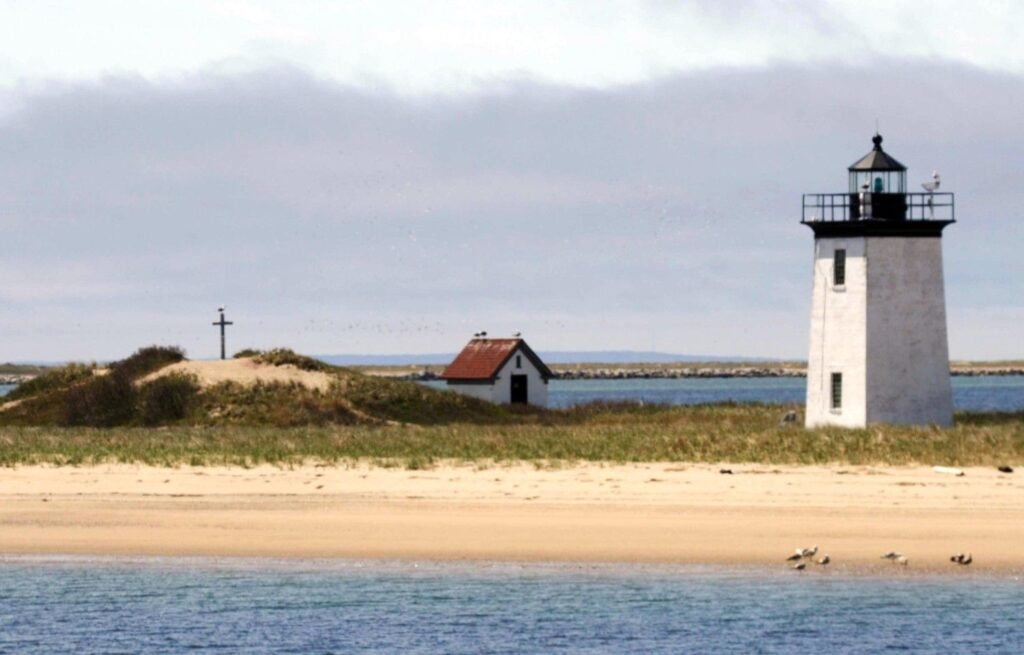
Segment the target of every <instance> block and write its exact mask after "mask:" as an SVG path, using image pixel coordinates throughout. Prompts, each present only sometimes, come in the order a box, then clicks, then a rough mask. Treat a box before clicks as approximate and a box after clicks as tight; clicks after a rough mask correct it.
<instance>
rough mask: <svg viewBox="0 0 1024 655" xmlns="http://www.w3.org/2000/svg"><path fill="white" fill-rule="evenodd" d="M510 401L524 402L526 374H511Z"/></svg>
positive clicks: (525, 396)
mask: <svg viewBox="0 0 1024 655" xmlns="http://www.w3.org/2000/svg"><path fill="white" fill-rule="evenodd" d="M511 386H512V403H513V404H522V405H525V404H526V399H527V394H526V376H525V375H513V376H512V385H511Z"/></svg>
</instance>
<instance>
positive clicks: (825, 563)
mask: <svg viewBox="0 0 1024 655" xmlns="http://www.w3.org/2000/svg"><path fill="white" fill-rule="evenodd" d="M831 561H832V558H831V557H829V556H828V553H825V554H824V555H822V556H821V559H819V560H818V564H821V565H822V566H828V563H829V562H831Z"/></svg>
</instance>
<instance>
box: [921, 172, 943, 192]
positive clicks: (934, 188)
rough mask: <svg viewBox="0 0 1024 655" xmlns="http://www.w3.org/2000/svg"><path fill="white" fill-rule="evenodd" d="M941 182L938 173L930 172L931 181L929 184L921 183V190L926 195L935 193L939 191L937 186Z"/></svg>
mask: <svg viewBox="0 0 1024 655" xmlns="http://www.w3.org/2000/svg"><path fill="white" fill-rule="evenodd" d="M941 182H942V180H940V179H939V172H938V171H932V181H931V182H922V183H921V188H923V189H924V190H925V191H927V192H928V193H935V192H936V191H938V190H939V184H940V183H941Z"/></svg>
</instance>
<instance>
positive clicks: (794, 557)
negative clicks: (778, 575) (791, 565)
mask: <svg viewBox="0 0 1024 655" xmlns="http://www.w3.org/2000/svg"><path fill="white" fill-rule="evenodd" d="M803 557H804V556H803V555H802V554H801V552H800V549H799V548H797V550H796V552H795V553H793V554H792V555H790V556H789V557H787V558H786V561H787V562H795V561H797V560H798V559H803Z"/></svg>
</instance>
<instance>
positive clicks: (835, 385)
mask: <svg viewBox="0 0 1024 655" xmlns="http://www.w3.org/2000/svg"><path fill="white" fill-rule="evenodd" d="M842 408H843V374H842V373H833V374H832V409H842Z"/></svg>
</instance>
